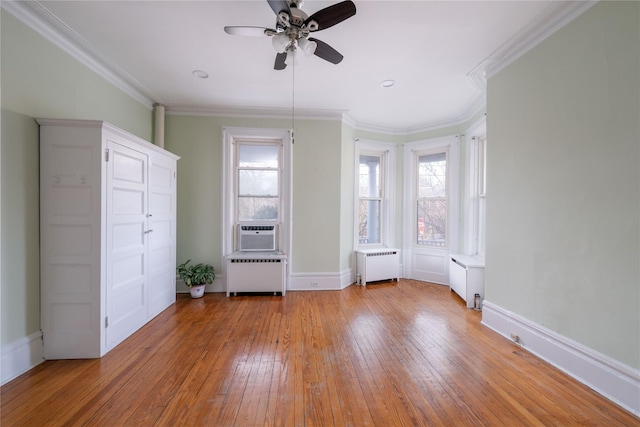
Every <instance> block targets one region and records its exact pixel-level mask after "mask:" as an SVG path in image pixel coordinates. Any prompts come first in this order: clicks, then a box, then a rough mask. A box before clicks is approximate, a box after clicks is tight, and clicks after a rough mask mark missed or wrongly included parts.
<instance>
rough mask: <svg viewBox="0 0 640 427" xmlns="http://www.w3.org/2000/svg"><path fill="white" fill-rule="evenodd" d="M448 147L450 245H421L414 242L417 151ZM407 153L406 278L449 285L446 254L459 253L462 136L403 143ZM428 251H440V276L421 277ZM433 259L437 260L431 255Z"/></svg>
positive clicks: (404, 208) (448, 229) (448, 225)
mask: <svg viewBox="0 0 640 427" xmlns="http://www.w3.org/2000/svg"><path fill="white" fill-rule="evenodd" d="M441 150H448V157H447V180H448V184H447V191H448V193H447V202H448V206H447V207H448V212H447V248H438V247H433V248H432V247H427V246H418V245H417V244H415V243H414V242H415V241H416V239H415V236H417V223H418V220H417V209H416V208H415V206H416V203H415V202H416V200H415V195H416V194H417V193H416V192H417V190H416V183H417V179H416V177H417V170H416V168H417V160H416V155H417V153H424V152H426V151H433V152H436V151H441ZM403 152H404V163H403V164H404V165H405V168H404V190H403V195H404V200H403V212H404V213H403V219H402V223H403V232H402V233H403V246H402V249H403V251H402V268H403V277H407V278H413V279H418V280H427V281H430V282H433V283H442V284H447V283H448V282H449V267H448V266H449V264H448V262H447V261H446V259H447V256H444V254H445V253H457V252H458V250H459V247H460V221H459V218H460V187H461V182H460V170H461V169H460V136H459V135H449V136H443V137H439V138H433V139H428V140H422V141H413V142H408V143H405V144H404V145H403ZM425 254H431V255H433V254H439V255H437V256H439V257H440V260H439V261H437V262H436V263H437V264H438V265H439V266H441V269H440V270H441V271H438V270H437V269H433V270H432V272H433V273H434V274H435V275H439V279H438V278H421V277H420V274H421V273H420V271H421V270H422V269H423V268H424V266H421V265H420V261H419V259H420V257H421V255H425ZM431 259H435V258H434V257H431Z"/></svg>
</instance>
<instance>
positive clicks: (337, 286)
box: [288, 269, 353, 291]
mask: <svg viewBox="0 0 640 427" xmlns="http://www.w3.org/2000/svg"><path fill="white" fill-rule="evenodd" d="M351 276H352V273H351V269H347V270H344V271H341V272H339V273H292V274H291V276H289V289H288V290H290V291H326V290H332V291H339V290H341V289H344V288H346V287H347V286H349V285H351V284H352V283H353V281H352V277H351Z"/></svg>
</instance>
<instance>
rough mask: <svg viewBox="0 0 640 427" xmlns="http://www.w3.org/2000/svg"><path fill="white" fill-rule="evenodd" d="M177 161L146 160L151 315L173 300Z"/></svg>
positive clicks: (154, 158) (166, 159) (174, 289)
mask: <svg viewBox="0 0 640 427" xmlns="http://www.w3.org/2000/svg"><path fill="white" fill-rule="evenodd" d="M175 165H176V162H175V160H173V159H170V158H167V157H164V156H160V155H158V154H155V153H152V154H151V161H150V163H149V211H148V213H147V218H148V219H149V230H148V233H147V235H148V239H149V284H148V289H149V293H148V295H149V307H148V315H149V317H153V316H155V315H156V314H158V313H160V312H161V311H162V310H164V309H165V308H167V307H168V306H169V305H171V304H173V303H174V302H175V300H176V271H175V267H176V252H175V250H176V249H175V233H176V222H175V221H176V213H175V212H174V210H175V197H176V187H175V180H176V175H175V173H176V170H175Z"/></svg>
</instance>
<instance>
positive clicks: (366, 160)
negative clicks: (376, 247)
mask: <svg viewBox="0 0 640 427" xmlns="http://www.w3.org/2000/svg"><path fill="white" fill-rule="evenodd" d="M381 166H382V158H381V156H379V155H367V154H361V155H360V167H359V176H360V179H359V193H360V203H359V207H360V209H359V210H358V239H359V242H360V243H380V242H381V236H380V221H381V219H382V218H381V213H382V209H381V208H382V185H381V182H380V174H381V172H382V171H381Z"/></svg>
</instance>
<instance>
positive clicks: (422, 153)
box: [411, 147, 453, 249]
mask: <svg viewBox="0 0 640 427" xmlns="http://www.w3.org/2000/svg"><path fill="white" fill-rule="evenodd" d="M441 153H443V154H444V155H445V164H446V170H445V174H446V175H445V195H444V197H422V198H421V197H420V196H419V194H418V193H419V185H418V180H419V174H420V169H419V168H420V157H422V156H429V155H433V154H441ZM413 161H414V163H415V165H414V168H415V171H416V173H415V176H414V179H415V183H414V189H413V191H414V195H413V200H414V205H413V211H414V215H415V217H414V219H415V223H414V224H413V238H412V242H411V244H412V245H413V246H414V247H416V248H436V249H449V247H450V246H451V236H450V230H452V228H453V227H452V224H450V222H451V216H450V215H449V210H450V209H451V196H450V194H451V190H450V186H451V174H450V173H449V169H450V168H451V156H450V155H449V147H437V148H428V149H424V150H419V151H415V152H414V158H413ZM442 199H444V202H445V203H446V205H447V209H446V218H445V228H446V231H445V239H444V246H429V245H420V244H418V231H419V230H418V204H419V202H420V201H421V200H442Z"/></svg>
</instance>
